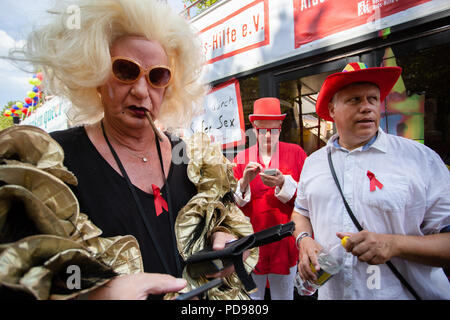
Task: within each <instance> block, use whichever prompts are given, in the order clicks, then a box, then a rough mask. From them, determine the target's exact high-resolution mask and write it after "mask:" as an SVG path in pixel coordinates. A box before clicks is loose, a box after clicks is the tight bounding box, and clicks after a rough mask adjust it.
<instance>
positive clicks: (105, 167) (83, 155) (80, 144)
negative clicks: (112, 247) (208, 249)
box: [51, 127, 197, 277]
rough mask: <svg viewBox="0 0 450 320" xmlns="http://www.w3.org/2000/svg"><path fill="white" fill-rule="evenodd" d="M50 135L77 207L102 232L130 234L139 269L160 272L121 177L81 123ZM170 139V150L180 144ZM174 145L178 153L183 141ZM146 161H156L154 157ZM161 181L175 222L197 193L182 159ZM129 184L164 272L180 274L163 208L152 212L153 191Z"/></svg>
mask: <svg viewBox="0 0 450 320" xmlns="http://www.w3.org/2000/svg"><path fill="white" fill-rule="evenodd" d="M51 136H52V137H53V138H54V139H55V140H56V141H58V143H59V144H60V145H61V146H62V148H63V149H64V153H65V157H64V165H65V166H66V167H67V168H68V169H69V170H70V171H72V172H73V173H74V174H75V176H76V177H77V179H78V186H76V187H72V190H73V191H74V193H75V195H76V196H77V198H78V201H79V203H80V211H81V212H83V213H85V214H87V215H88V216H89V219H90V220H91V221H92V222H93V223H94V224H95V225H96V226H97V227H99V228H100V229H101V230H102V231H103V234H102V237H113V236H119V235H133V236H135V237H136V239H137V241H138V242H139V246H140V250H141V253H142V259H143V262H144V271H145V272H149V273H166V271H165V269H164V267H163V265H162V263H161V261H160V259H159V257H158V254H157V252H156V250H155V248H154V246H153V243H152V241H151V238H150V236H149V234H148V231H147V229H146V228H145V225H144V222H143V220H142V218H141V216H140V215H139V212H138V209H137V206H136V203H135V201H134V199H133V196H132V193H131V191H130V189H129V188H128V185H127V182H126V180H125V179H124V178H123V177H122V176H121V175H120V174H119V173H118V172H117V171H116V170H114V169H113V168H112V167H111V166H110V165H109V163H108V162H107V161H106V160H105V159H104V158H103V157H102V156H101V155H100V153H99V152H98V151H97V149H96V148H95V146H94V145H93V144H92V142H91V141H90V140H89V138H88V136H87V134H86V131H85V130H84V128H83V127H76V128H71V129H67V130H64V131H56V132H52V133H51ZM169 138H170V137H169ZM170 140H171V144H172V150H173V152H175V151H174V147H175V146H176V145H177V144H178V143H183V144H184V142H182V141H181V140H180V142H175V143H174V142H173V141H172V140H173V139H170ZM180 147H181V146H178V147H177V148H175V150H181V151H180V152H183V151H184V150H185V148H184V146H183V147H181V148H180ZM180 156H183V155H180ZM176 157H178V155H177V156H176ZM183 159H186V157H183ZM150 161H158V162H159V159H152V160H150ZM183 162H186V161H183ZM167 181H168V184H169V186H170V191H171V199H172V210H173V212H172V213H171V214H174V221H175V219H176V216H177V215H178V212H179V210H180V209H181V208H183V207H184V205H186V203H187V202H188V201H189V200H190V199H191V198H192V197H193V196H194V195H195V194H196V193H197V190H196V188H195V185H194V184H193V183H192V182H191V181H190V180H189V178H188V177H187V163H181V164H177V162H175V163H174V161H172V163H171V165H170V171H169V175H168V177H167ZM133 187H134V188H135V190H136V193H137V195H138V197H139V199H140V201H141V203H142V206H143V207H144V209H145V210H146V213H147V216H146V217H147V219H148V222H149V223H150V224H151V226H152V228H153V230H154V232H155V234H156V237H155V238H156V239H157V241H159V246H160V247H161V249H162V251H163V253H164V254H165V256H166V261H167V262H168V264H169V268H170V270H171V272H170V273H171V274H172V275H173V276H177V277H179V276H181V274H176V264H175V254H174V252H175V250H176V248H174V246H173V239H172V232H171V231H170V229H169V228H170V221H169V216H168V213H167V212H165V211H164V212H163V213H162V214H160V215H159V216H158V217H157V216H156V212H155V206H154V202H153V200H154V198H153V195H152V194H149V193H146V192H144V191H142V190H141V189H139V188H137V187H135V186H133ZM166 189H167V187H166V185H164V186H163V188H162V189H161V194H162V196H163V197H164V199H165V200H166V201H168V199H167V196H166ZM176 252H178V251H176ZM178 257H179V259H180V261H181V260H182V259H181V257H180V256H179V255H178Z"/></svg>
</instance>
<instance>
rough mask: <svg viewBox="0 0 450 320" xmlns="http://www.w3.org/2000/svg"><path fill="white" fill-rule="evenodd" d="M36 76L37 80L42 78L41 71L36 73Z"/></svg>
mask: <svg viewBox="0 0 450 320" xmlns="http://www.w3.org/2000/svg"><path fill="white" fill-rule="evenodd" d="M36 78H38V79H39V80H41V81H42V79H43V78H44V77H43V75H42V72H38V73H36Z"/></svg>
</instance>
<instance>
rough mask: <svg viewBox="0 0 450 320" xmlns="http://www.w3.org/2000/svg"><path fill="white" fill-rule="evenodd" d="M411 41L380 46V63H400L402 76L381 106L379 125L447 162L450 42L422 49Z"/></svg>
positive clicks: (449, 151) (449, 146)
mask: <svg viewBox="0 0 450 320" xmlns="http://www.w3.org/2000/svg"><path fill="white" fill-rule="evenodd" d="M411 49H414V43H405V44H401V45H397V46H392V47H388V48H385V49H383V50H384V54H383V58H382V64H383V65H385V66H395V65H397V66H400V67H402V69H403V72H402V75H401V78H400V79H399V81H398V82H397V84H396V85H395V87H394V89H393V90H392V91H391V93H390V94H389V95H388V97H387V99H386V103H385V104H384V105H383V106H382V110H381V111H382V115H383V118H382V121H381V124H380V125H381V127H382V128H383V130H385V131H386V132H389V133H391V134H395V135H399V136H404V137H406V138H409V139H414V140H416V141H418V142H421V143H424V144H425V145H426V146H428V147H430V148H431V149H433V150H434V151H436V152H437V153H438V154H439V155H440V156H441V158H442V159H443V160H444V162H445V163H446V164H447V165H449V164H450V90H449V85H448V81H447V78H448V75H449V74H450V73H449V72H450V55H449V54H448V53H449V52H450V44H445V45H440V46H434V47H431V48H426V49H421V50H411Z"/></svg>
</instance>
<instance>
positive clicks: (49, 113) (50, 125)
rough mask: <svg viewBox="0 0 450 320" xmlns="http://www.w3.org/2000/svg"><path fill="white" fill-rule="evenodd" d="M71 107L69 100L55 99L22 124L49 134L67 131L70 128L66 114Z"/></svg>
mask: <svg viewBox="0 0 450 320" xmlns="http://www.w3.org/2000/svg"><path fill="white" fill-rule="evenodd" d="M70 106H71V103H70V102H69V101H68V100H65V99H62V98H60V97H54V98H52V99H51V100H49V101H47V102H46V103H44V104H43V105H42V106H41V107H39V108H38V109H36V112H34V113H33V114H32V115H31V116H29V117H28V118H26V119H25V120H23V121H22V122H21V123H20V124H24V125H30V126H36V127H39V128H41V129H44V130H45V131H47V132H52V131H57V130H64V129H67V128H68V127H69V126H68V123H67V115H66V112H67V110H68V109H69V108H70Z"/></svg>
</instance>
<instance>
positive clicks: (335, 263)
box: [295, 237, 348, 296]
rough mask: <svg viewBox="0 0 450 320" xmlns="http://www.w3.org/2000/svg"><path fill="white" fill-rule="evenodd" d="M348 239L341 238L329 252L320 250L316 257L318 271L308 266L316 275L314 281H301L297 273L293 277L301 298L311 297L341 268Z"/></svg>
mask: <svg viewBox="0 0 450 320" xmlns="http://www.w3.org/2000/svg"><path fill="white" fill-rule="evenodd" d="M347 238H348V237H344V238H342V240H341V242H340V243H338V244H336V245H334V246H333V247H331V248H330V249H329V250H326V249H322V250H321V251H320V252H319V254H318V255H317V262H318V263H319V266H320V270H319V271H316V270H315V268H314V266H313V265H312V264H310V266H311V270H312V271H313V272H314V273H315V274H316V276H317V280H316V281H309V280H306V281H303V280H302V278H300V275H299V274H298V272H297V275H296V276H295V287H296V288H297V292H298V294H299V295H301V296H311V295H313V294H314V293H315V292H316V291H317V289H319V288H320V287H321V286H323V285H324V284H325V282H327V281H328V280H329V279H330V278H331V277H332V276H334V275H335V274H337V273H338V272H339V271H340V270H341V267H342V259H341V257H342V254H343V250H344V247H345V243H346V242H347Z"/></svg>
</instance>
